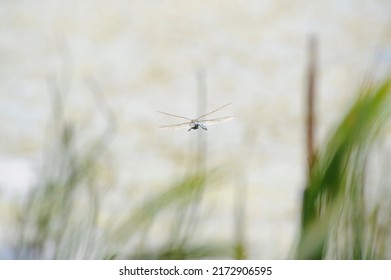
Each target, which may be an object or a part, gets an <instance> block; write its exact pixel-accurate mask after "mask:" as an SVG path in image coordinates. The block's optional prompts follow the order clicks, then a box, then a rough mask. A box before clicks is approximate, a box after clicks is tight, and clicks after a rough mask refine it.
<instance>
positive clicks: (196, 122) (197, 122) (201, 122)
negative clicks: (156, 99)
mask: <svg viewBox="0 0 391 280" xmlns="http://www.w3.org/2000/svg"><path fill="white" fill-rule="evenodd" d="M228 105H231V103H227V104H225V105H223V106H221V107H219V108H217V109H215V110H213V111H211V112H209V113H206V114H204V115H202V116H201V117H198V118H196V119H190V118H187V117H183V116H178V115H173V114H169V113H166V112H161V111H157V112H158V113H160V114H164V115H167V116H171V117H175V118H180V119H185V120H187V121H186V122H184V123H179V124H173V125H164V126H161V127H160V128H163V129H181V128H186V127H190V128H189V129H188V131H190V130H192V129H194V130H195V129H199V128H202V129H203V130H208V128H207V127H206V126H207V125H212V124H217V123H222V122H226V121H229V120H232V119H233V117H222V118H217V119H205V117H206V116H209V115H211V114H213V113H216V112H217V111H220V110H221V109H223V108H225V107H227V106H228Z"/></svg>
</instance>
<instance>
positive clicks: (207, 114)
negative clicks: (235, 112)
mask: <svg viewBox="0 0 391 280" xmlns="http://www.w3.org/2000/svg"><path fill="white" fill-rule="evenodd" d="M231 104H232V103H227V104H225V105H223V106H221V107H219V108H217V109H215V110H213V111H212V112H209V113H206V114H205V115H202V116H201V117H199V118H198V120H199V119H201V118H203V117H206V116H209V115H210V114H213V113H215V112H217V111H219V110H221V109H223V108H224V107H227V106H228V105H231Z"/></svg>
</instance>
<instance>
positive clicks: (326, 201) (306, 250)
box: [296, 81, 391, 259]
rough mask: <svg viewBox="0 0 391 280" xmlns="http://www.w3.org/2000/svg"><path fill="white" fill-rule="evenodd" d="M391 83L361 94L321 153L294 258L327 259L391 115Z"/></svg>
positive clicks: (305, 201)
mask: <svg viewBox="0 0 391 280" xmlns="http://www.w3.org/2000/svg"><path fill="white" fill-rule="evenodd" d="M390 85H391V83H390V81H386V82H384V83H383V84H381V85H380V86H379V87H377V88H372V89H369V90H367V91H365V92H363V94H361V96H360V97H359V98H358V99H357V101H356V102H354V104H353V106H352V107H351V108H350V110H349V111H348V113H347V114H346V116H345V117H344V118H343V119H342V121H341V123H340V124H339V125H338V126H337V128H336V130H335V132H334V133H333V134H332V135H331V137H330V138H329V141H328V144H327V145H326V147H325V149H324V150H323V151H320V153H319V155H318V158H317V160H316V162H315V165H314V166H313V169H312V171H311V174H310V178H309V181H308V184H307V188H306V189H305V191H304V195H303V205H302V220H301V233H300V237H299V243H298V247H297V250H296V258H299V259H322V258H324V257H325V255H326V245H327V240H328V238H329V234H330V230H331V228H332V226H333V225H335V224H336V221H337V220H338V219H339V218H340V217H339V215H341V210H342V209H343V208H342V207H343V206H344V205H343V204H344V203H346V202H348V201H349V196H352V197H353V196H354V195H356V194H357V193H360V190H359V189H358V188H360V187H362V182H360V179H359V177H358V176H359V175H360V173H363V172H364V170H365V158H366V155H367V154H368V151H369V148H370V146H371V144H373V142H374V140H376V139H377V137H378V136H379V134H380V133H381V132H382V131H383V130H384V128H385V125H386V123H387V121H388V120H389V118H390V115H391V87H390ZM355 197H356V198H357V196H355ZM355 203H358V202H355ZM345 207H346V206H345Z"/></svg>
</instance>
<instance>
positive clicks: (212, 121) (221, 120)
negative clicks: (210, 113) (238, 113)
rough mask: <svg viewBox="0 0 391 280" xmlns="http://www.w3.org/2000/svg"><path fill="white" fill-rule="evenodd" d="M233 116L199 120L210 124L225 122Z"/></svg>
mask: <svg viewBox="0 0 391 280" xmlns="http://www.w3.org/2000/svg"><path fill="white" fill-rule="evenodd" d="M233 118H234V117H222V118H217V119H211V120H204V121H201V122H203V123H204V124H206V125H212V124H217V123H222V122H226V121H229V120H232V119H233Z"/></svg>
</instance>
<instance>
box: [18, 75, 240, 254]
mask: <svg viewBox="0 0 391 280" xmlns="http://www.w3.org/2000/svg"><path fill="white" fill-rule="evenodd" d="M88 82H89V85H90V88H91V89H92V92H93V93H94V101H95V103H96V105H97V108H98V109H99V112H100V113H102V115H103V116H104V118H105V120H106V123H107V125H106V129H105V130H104V131H103V133H102V134H101V135H99V136H97V137H96V138H95V139H92V140H91V141H90V142H85V141H83V139H81V138H82V137H83V136H82V134H81V132H80V131H77V130H76V128H75V125H73V124H71V123H69V122H68V121H67V120H66V118H65V114H64V110H65V104H64V103H65V102H64V100H65V95H66V90H62V88H69V86H64V83H65V84H67V82H66V81H61V82H59V83H57V82H53V81H52V83H51V84H50V85H51V87H50V91H51V94H52V95H51V96H52V97H53V98H52V101H53V103H52V109H53V110H52V116H51V118H50V121H51V123H50V125H49V128H48V135H47V143H46V149H45V151H44V153H45V154H44V156H43V167H42V170H41V172H40V174H39V182H38V184H37V185H36V186H35V187H34V188H33V190H32V191H31V193H30V194H29V196H28V199H27V201H26V204H25V205H24V206H23V207H22V209H21V210H20V212H19V213H18V224H19V227H18V231H17V237H16V241H15V247H16V252H17V256H16V257H17V258H19V259H203V258H218V257H223V258H227V257H228V256H230V255H232V253H231V248H230V246H229V244H228V246H227V244H223V243H222V242H221V244H220V241H218V237H216V238H215V239H214V241H213V242H212V241H211V242H209V241H203V242H202V243H200V241H198V240H197V238H196V233H197V232H199V230H200V229H199V219H200V217H199V216H200V211H201V205H202V203H203V193H204V192H205V191H206V186H207V185H208V187H213V186H214V183H215V182H216V181H217V180H218V178H219V177H221V175H218V174H219V171H218V170H210V169H207V168H206V166H205V165H206V163H205V162H206V160H202V161H200V160H198V161H197V163H196V166H197V168H196V170H189V172H188V174H187V175H185V177H184V178H183V179H182V180H179V181H178V182H177V183H174V184H172V185H171V186H169V187H168V188H167V189H166V190H163V191H160V192H157V193H153V194H151V195H150V196H149V197H147V198H146V200H145V201H144V202H143V203H142V204H141V206H140V207H136V208H135V207H128V205H132V201H131V200H132V197H129V199H128V200H130V202H128V203H126V200H124V201H123V203H124V204H123V205H122V206H121V209H122V210H123V211H122V212H121V213H119V214H118V215H116V214H113V213H108V212H107V209H106V210H105V209H104V207H102V205H104V204H105V202H106V201H105V196H104V191H103V190H102V188H100V187H99V185H100V182H99V178H100V174H99V172H100V170H101V168H102V167H101V166H100V165H99V164H100V162H101V161H102V158H103V156H104V154H105V151H106V150H107V148H108V146H109V141H110V139H111V138H112V137H113V135H114V133H115V118H114V114H113V113H112V112H111V110H110V109H109V108H108V106H107V104H106V103H105V101H104V98H103V94H102V92H101V90H100V89H99V87H98V86H97V83H95V82H94V81H88ZM80 143H83V145H81V144H80ZM202 148H203V146H202V145H199V147H198V149H202ZM132 206H133V205H132ZM107 215H110V217H109V218H108V219H103V218H102V217H107ZM164 215H166V216H170V217H172V218H171V219H170V221H167V220H165V219H164V218H163V216H164ZM162 225H164V227H165V229H164V230H163V231H162V232H161V234H159V235H161V238H158V239H162V240H159V242H156V240H155V239H156V235H153V234H155V233H153V234H149V233H150V232H152V231H153V230H154V228H155V227H156V226H160V227H161V226H162ZM159 237H160V236H159ZM150 244H153V245H150Z"/></svg>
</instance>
